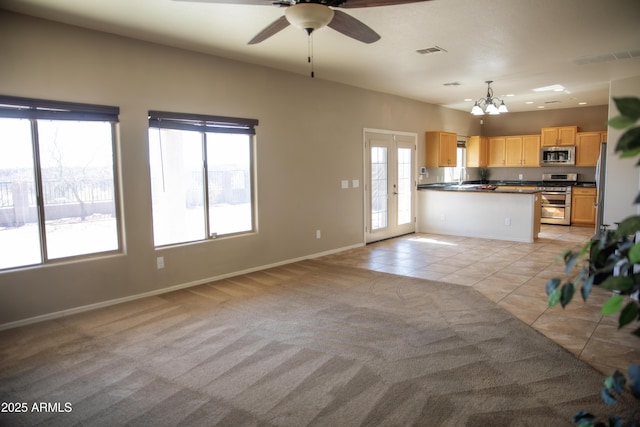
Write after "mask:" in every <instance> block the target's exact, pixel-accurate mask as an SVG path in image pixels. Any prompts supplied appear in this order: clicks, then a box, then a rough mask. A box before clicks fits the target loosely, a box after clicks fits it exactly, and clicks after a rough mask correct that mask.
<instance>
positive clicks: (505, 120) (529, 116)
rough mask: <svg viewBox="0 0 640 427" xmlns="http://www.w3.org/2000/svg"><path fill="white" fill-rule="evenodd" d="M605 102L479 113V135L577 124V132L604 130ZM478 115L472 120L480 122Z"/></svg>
mask: <svg viewBox="0 0 640 427" xmlns="http://www.w3.org/2000/svg"><path fill="white" fill-rule="evenodd" d="M607 115H608V106H607V105H597V106H592V107H587V106H584V107H577V108H564V109H553V110H542V111H533V112H526V113H509V114H507V115H499V116H487V115H485V116H482V117H481V119H482V120H483V122H484V124H483V125H482V135H483V136H502V135H530V134H538V133H540V129H542V128H543V127H555V126H578V131H580V132H592V131H601V130H607ZM481 119H479V118H475V119H474V121H475V122H477V124H479V123H480V120H481Z"/></svg>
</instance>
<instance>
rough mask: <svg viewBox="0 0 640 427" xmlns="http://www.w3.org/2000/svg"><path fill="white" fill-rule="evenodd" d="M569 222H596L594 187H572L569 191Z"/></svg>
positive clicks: (577, 223) (580, 223)
mask: <svg viewBox="0 0 640 427" xmlns="http://www.w3.org/2000/svg"><path fill="white" fill-rule="evenodd" d="M571 224H572V225H595V224H596V189H595V188H580V187H574V188H573V191H572V193H571Z"/></svg>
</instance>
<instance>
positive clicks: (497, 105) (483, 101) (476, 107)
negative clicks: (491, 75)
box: [471, 80, 509, 116]
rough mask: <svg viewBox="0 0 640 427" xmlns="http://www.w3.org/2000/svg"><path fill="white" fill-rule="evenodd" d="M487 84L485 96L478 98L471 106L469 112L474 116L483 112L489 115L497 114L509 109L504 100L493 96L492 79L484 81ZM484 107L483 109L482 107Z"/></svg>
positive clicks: (506, 111)
mask: <svg viewBox="0 0 640 427" xmlns="http://www.w3.org/2000/svg"><path fill="white" fill-rule="evenodd" d="M485 83H486V84H487V96H486V98H480V99H478V100H477V101H476V102H475V104H473V108H472V109H471V114H473V115H474V116H482V115H484V114H485V113H487V114H489V115H493V116H495V115H498V114H500V113H508V112H509V110H508V109H507V106H506V105H505V104H504V101H503V100H502V99H500V98H498V97H495V96H493V89H491V83H493V80H487V81H485ZM483 106H484V107H485V109H484V111H483V110H482V107H483Z"/></svg>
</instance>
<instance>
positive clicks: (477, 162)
mask: <svg viewBox="0 0 640 427" xmlns="http://www.w3.org/2000/svg"><path fill="white" fill-rule="evenodd" d="M466 157H467V161H466V163H467V165H466V166H467V167H468V168H483V167H485V166H487V165H488V164H489V138H487V137H486V136H470V137H469V139H467V155H466Z"/></svg>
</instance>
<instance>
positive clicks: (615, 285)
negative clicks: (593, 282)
mask: <svg viewBox="0 0 640 427" xmlns="http://www.w3.org/2000/svg"><path fill="white" fill-rule="evenodd" d="M600 287H602V288H604V289H607V290H609V291H628V290H629V289H631V288H633V278H631V277H627V276H609V277H607V278H606V279H605V280H604V282H602V283H601V284H600Z"/></svg>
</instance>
